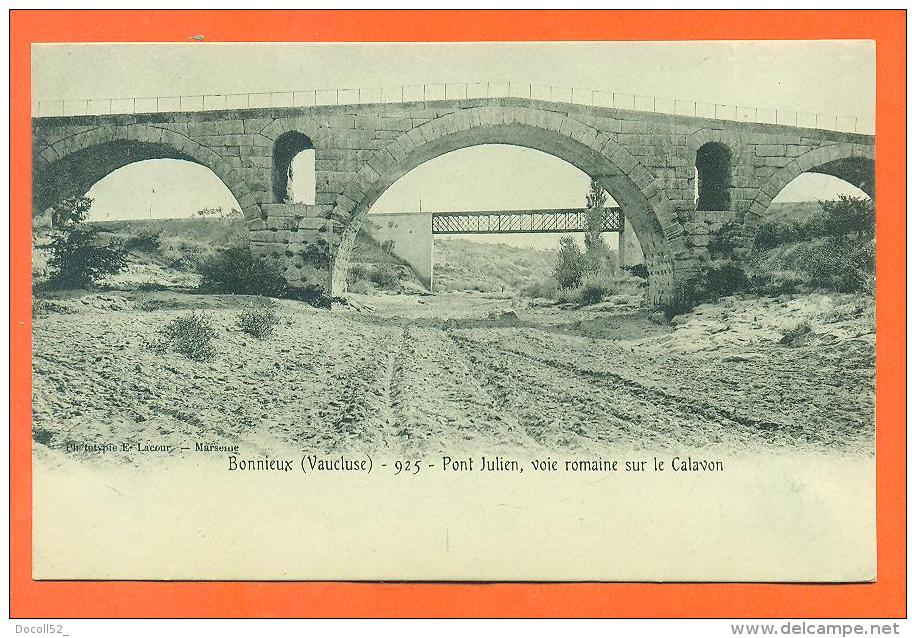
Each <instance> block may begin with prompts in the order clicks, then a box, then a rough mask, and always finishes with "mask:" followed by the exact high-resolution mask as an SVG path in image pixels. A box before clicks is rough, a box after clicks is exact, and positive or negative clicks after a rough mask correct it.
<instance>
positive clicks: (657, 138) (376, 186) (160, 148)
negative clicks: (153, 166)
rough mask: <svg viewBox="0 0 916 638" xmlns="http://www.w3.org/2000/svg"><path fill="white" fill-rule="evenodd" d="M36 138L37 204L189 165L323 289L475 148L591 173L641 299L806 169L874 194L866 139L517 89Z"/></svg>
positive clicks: (761, 209) (125, 123) (166, 117)
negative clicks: (375, 207) (430, 165)
mask: <svg viewBox="0 0 916 638" xmlns="http://www.w3.org/2000/svg"><path fill="white" fill-rule="evenodd" d="M32 137H33V145H32V146H33V148H32V151H33V157H32V171H33V214H39V213H42V212H44V211H45V210H46V209H47V208H48V207H51V206H53V205H54V204H55V203H57V202H58V201H60V200H61V199H63V198H64V197H68V196H73V195H82V194H84V193H85V192H86V191H88V190H89V188H90V187H91V186H92V185H93V184H94V183H95V182H96V181H98V180H99V179H101V178H102V177H104V176H105V175H107V174H108V173H110V172H112V171H114V170H116V169H118V168H120V167H123V166H125V165H127V164H130V163H132V162H136V161H140V160H146V159H156V158H174V159H182V160H187V161H191V162H196V163H198V164H202V165H203V166H206V167H208V168H209V169H211V170H212V171H213V172H214V173H215V174H216V175H217V176H218V177H219V178H220V179H221V180H222V181H223V182H224V183H225V185H226V186H227V187H228V188H229V190H230V191H231V192H232V194H233V195H234V196H235V198H236V200H237V201H238V203H239V205H240V207H241V209H242V211H243V212H244V214H245V217H246V219H247V226H248V231H249V238H250V243H251V247H252V250H254V251H256V252H258V253H260V254H263V255H265V256H266V257H268V258H270V259H273V260H277V261H278V262H279V265H280V266H281V267H282V269H283V271H284V272H285V274H286V277H287V279H288V280H289V282H290V283H291V284H292V285H294V286H306V285H319V286H322V287H324V288H325V289H327V290H329V291H330V292H332V293H333V294H340V293H341V292H343V291H344V289H345V287H346V273H347V268H348V260H349V256H350V251H351V248H352V246H353V242H354V239H355V237H356V234H357V231H358V230H359V227H360V224H361V223H362V222H363V220H364V219H365V218H366V216H367V213H368V211H369V208H370V207H371V206H372V204H373V203H374V202H375V201H376V199H378V197H379V196H380V195H381V194H382V193H383V192H384V191H385V189H386V188H388V187H389V186H390V185H391V184H393V183H394V182H395V181H396V180H397V179H398V178H400V177H402V176H403V175H404V174H405V173H407V172H408V171H410V170H411V169H413V168H415V167H416V166H419V165H420V164H422V163H423V162H425V161H427V160H430V159H432V158H434V157H437V156H439V155H442V154H444V153H448V152H450V151H454V150H457V149H461V148H464V147H468V146H473V145H478V144H513V145H519V146H524V147H528V148H532V149H537V150H540V151H544V152H546V153H549V154H551V155H555V156H557V157H559V158H561V159H564V160H566V161H568V162H570V163H571V164H573V165H575V166H576V167H578V168H579V169H581V170H582V171H584V172H585V173H586V174H588V175H590V176H591V177H593V178H595V179H596V180H598V182H599V183H600V184H601V185H602V186H603V187H604V188H605V189H606V190H607V192H608V193H610V195H611V196H612V197H613V198H614V199H615V200H616V201H617V203H618V205H619V206H620V207H621V209H622V211H623V213H624V215H625V216H626V219H627V222H628V223H629V224H630V225H631V226H632V228H633V230H634V231H635V232H636V235H637V237H638V238H639V242H640V244H641V246H642V249H643V253H644V255H645V262H646V266H647V268H648V270H649V276H650V285H649V291H650V292H649V297H650V301H651V302H653V303H659V302H662V301H664V300H666V299H668V298H670V297H671V296H672V295H673V294H674V293H675V292H676V290H677V286H678V283H679V282H680V281H683V279H684V277H685V276H687V275H689V273H690V272H691V271H693V270H694V269H695V268H697V267H698V266H699V265H700V264H701V263H702V261H703V260H704V259H708V257H709V253H708V251H707V248H706V246H707V244H708V242H709V236H710V232H711V230H715V229H716V227H717V226H718V225H721V224H722V223H723V222H724V221H725V220H727V219H730V218H733V219H736V220H738V221H739V222H742V223H745V224H753V223H754V222H755V221H758V220H759V219H760V218H761V217H762V216H764V215H765V214H766V211H767V208H768V206H769V204H770V202H771V201H772V199H773V198H774V197H775V196H776V195H777V194H778V193H779V192H780V190H781V189H782V188H783V187H784V186H786V185H787V184H788V183H789V182H790V181H792V180H793V179H794V178H795V177H797V176H798V175H800V174H802V173H805V172H817V173H825V174H830V175H834V176H836V177H839V178H841V179H843V180H846V181H847V182H849V183H851V184H853V185H855V186H857V187H859V188H861V189H862V190H864V191H865V192H866V193H868V194H869V195H870V196H872V197H873V196H874V143H875V140H874V136H871V135H864V134H858V133H844V132H837V131H831V130H823V129H816V128H804V127H796V126H785V125H776V124H761V123H753V122H737V121H728V120H722V119H713V118H701V117H695V116H689V115H672V114H661V113H652V112H645V111H638V110H626V109H619V108H608V107H601V106H588V105H579V104H571V103H562V102H555V101H551V100H535V99H527V98H516V97H504V98H474V99H454V100H438V101H416V102H404V103H388V104H385V103H381V104H351V105H327V106H308V107H302V106H300V107H282V108H276V107H275V108H244V109H226V110H217V111H213V110H208V111H203V110H201V111H198V112H188V111H182V112H151V113H131V114H115V115H74V116H57V117H34V118H33V122H32ZM310 148H312V149H314V152H315V170H316V175H315V178H316V193H315V203H314V204H310V205H303V204H289V203H286V202H285V200H286V195H287V180H288V174H289V173H288V171H289V165H290V162H291V160H292V159H293V157H295V155H296V154H297V153H299V152H300V151H302V150H304V149H310ZM697 193H698V197H697Z"/></svg>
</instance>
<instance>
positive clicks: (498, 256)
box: [433, 239, 556, 292]
mask: <svg viewBox="0 0 916 638" xmlns="http://www.w3.org/2000/svg"><path fill="white" fill-rule="evenodd" d="M433 259H434V261H435V266H434V270H433V278H434V282H435V284H434V285H435V288H436V290H437V291H444V290H481V291H485V292H490V291H510V290H511V291H517V290H520V289H521V288H523V287H525V286H527V285H530V284H533V283H536V282H540V281H543V280H544V279H546V278H547V277H549V276H550V273H551V270H552V269H553V264H554V260H555V259H556V257H555V256H554V252H553V251H550V250H536V249H531V248H518V247H515V246H508V245H506V244H484V243H481V242H475V241H470V240H467V239H436V241H435V244H434V245H433Z"/></svg>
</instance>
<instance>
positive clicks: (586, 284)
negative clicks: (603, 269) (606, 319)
mask: <svg viewBox="0 0 916 638" xmlns="http://www.w3.org/2000/svg"><path fill="white" fill-rule="evenodd" d="M576 291H577V297H578V300H579V305H581V306H591V305H593V304H596V303H598V302H600V301H603V300H604V297H605V295H607V294H609V293H610V292H611V288H610V286H609V285H608V281H607V279H605V278H603V277H600V276H596V275H589V276H587V277H583V278H582V283H580V284H579V287H578V288H577V289H576Z"/></svg>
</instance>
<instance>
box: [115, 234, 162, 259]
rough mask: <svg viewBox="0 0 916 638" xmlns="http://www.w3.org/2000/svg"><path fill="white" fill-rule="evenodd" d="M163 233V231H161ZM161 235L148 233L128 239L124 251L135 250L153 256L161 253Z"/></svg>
mask: <svg viewBox="0 0 916 638" xmlns="http://www.w3.org/2000/svg"><path fill="white" fill-rule="evenodd" d="M160 232H161V231H160ZM159 235H160V233H146V234H143V235H137V236H134V237H128V238H127V239H125V240H124V245H123V248H124V250H134V251H137V252H141V253H146V254H148V255H152V254H155V253H158V252H159Z"/></svg>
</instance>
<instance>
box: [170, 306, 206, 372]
mask: <svg viewBox="0 0 916 638" xmlns="http://www.w3.org/2000/svg"><path fill="white" fill-rule="evenodd" d="M161 336H162V342H161V343H160V346H161V349H170V350H173V351H175V352H177V353H179V354H182V355H184V356H186V357H187V358H189V359H194V360H197V361H201V360H204V359H209V358H210V357H212V356H213V354H214V353H215V349H214V348H213V345H212V343H211V342H212V341H213V337H215V336H216V328H214V327H213V325H212V324H211V323H210V320H209V319H208V318H207V317H206V316H205V315H203V314H198V313H196V312H191V313H189V314H187V315H184V316H181V317H177V318H175V319H173V320H172V321H170V322H169V323H167V324H166V325H165V327H164V328H163V329H162V331H161Z"/></svg>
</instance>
